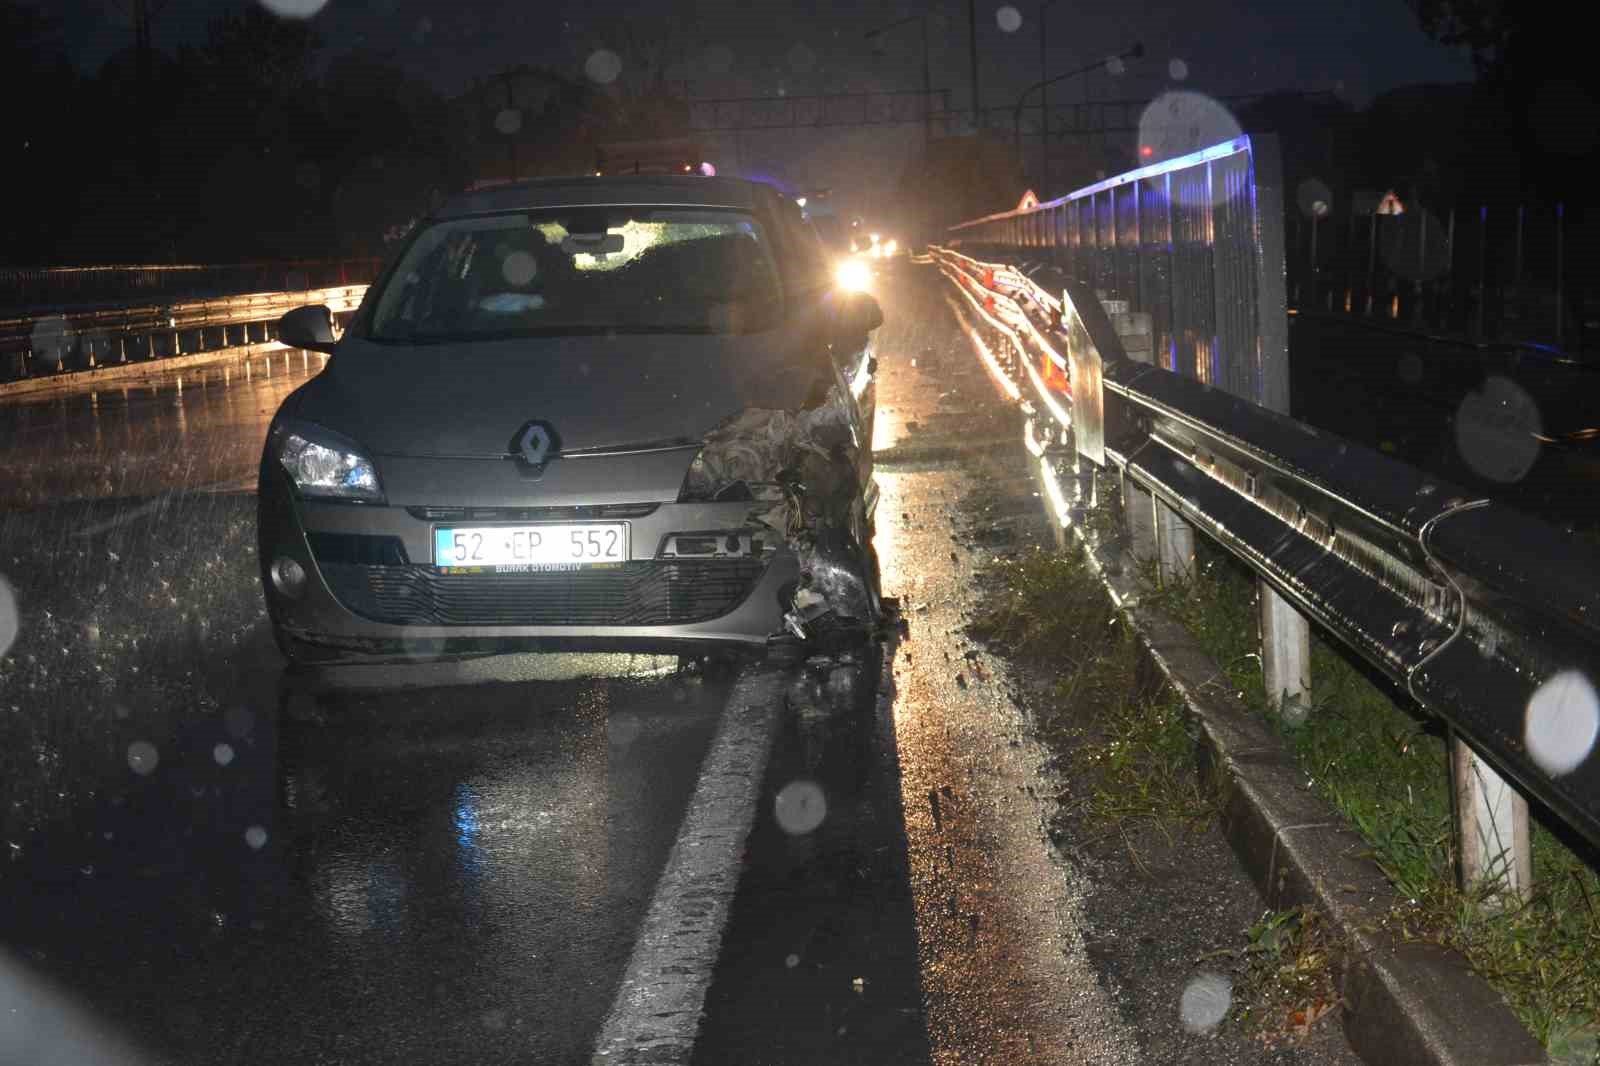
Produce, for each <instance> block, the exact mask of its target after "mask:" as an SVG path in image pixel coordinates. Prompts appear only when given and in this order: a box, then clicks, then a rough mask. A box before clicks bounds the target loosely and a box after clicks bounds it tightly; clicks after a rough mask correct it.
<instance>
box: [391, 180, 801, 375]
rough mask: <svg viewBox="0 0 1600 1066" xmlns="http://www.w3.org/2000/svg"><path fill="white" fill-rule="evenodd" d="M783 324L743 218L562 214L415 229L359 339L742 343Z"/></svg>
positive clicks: (678, 212)
mask: <svg viewBox="0 0 1600 1066" xmlns="http://www.w3.org/2000/svg"><path fill="white" fill-rule="evenodd" d="M782 313H783V295H782V289H781V287H780V284H779V276H778V272H777V268H776V266H775V265H774V263H773V256H772V251H771V247H770V245H769V242H768V240H767V236H766V234H765V233H764V232H763V230H762V228H761V225H760V223H758V222H757V221H756V220H755V219H754V218H753V217H752V216H750V215H749V214H746V213H744V212H740V211H728V210H708V209H702V208H678V207H581V208H561V209H552V210H548V211H532V212H517V213H514V214H500V215H491V216H486V217H477V218H466V219H452V220H448V221H444V222H439V223H436V224H434V225H433V226H430V227H428V228H427V229H425V230H423V231H422V232H421V233H420V234H419V235H418V236H417V238H416V239H415V240H414V241H413V242H412V243H411V245H410V246H409V247H408V248H407V249H406V251H405V253H404V254H403V256H402V258H401V260H400V262H399V263H398V264H397V265H396V267H395V269H394V270H393V271H392V272H391V273H390V275H389V279H388V281H387V283H386V284H385V286H384V289H383V291H382V292H381V293H380V294H379V295H378V300H377V304H376V306H375V310H374V312H373V316H372V321H371V324H370V326H369V327H368V330H367V337H368V339H370V340H374V341H380V342H390V343H409V344H427V343H443V342H448V341H470V340H493V339H500V338H508V337H519V336H541V335H542V336H549V335H560V334H580V333H610V332H619V333H747V332H751V331H754V330H763V329H769V328H771V327H772V326H774V325H776V324H777V322H778V320H779V319H780V318H781V317H782Z"/></svg>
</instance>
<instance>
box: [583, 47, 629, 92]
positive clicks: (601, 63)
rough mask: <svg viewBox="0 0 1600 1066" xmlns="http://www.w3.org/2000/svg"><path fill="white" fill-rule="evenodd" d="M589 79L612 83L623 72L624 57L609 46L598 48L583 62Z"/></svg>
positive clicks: (606, 83) (584, 70)
mask: <svg viewBox="0 0 1600 1066" xmlns="http://www.w3.org/2000/svg"><path fill="white" fill-rule="evenodd" d="M583 72H584V73H585V74H587V75H588V76H589V80H590V81H592V82H596V83H597V84H600V85H610V84H611V83H612V82H614V81H616V80H617V75H618V74H621V73H622V57H621V56H619V55H617V53H615V52H613V51H612V50H611V49H609V48H597V49H595V50H594V51H593V52H591V53H590V54H589V58H588V60H587V61H585V62H584V64H583Z"/></svg>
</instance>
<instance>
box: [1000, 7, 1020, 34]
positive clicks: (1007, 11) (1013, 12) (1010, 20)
mask: <svg viewBox="0 0 1600 1066" xmlns="http://www.w3.org/2000/svg"><path fill="white" fill-rule="evenodd" d="M994 20H995V22H996V23H997V24H998V25H999V26H1000V29H1001V31H1002V32H1004V33H1016V32H1017V31H1018V30H1020V29H1022V12H1020V11H1018V10H1017V9H1016V8H1014V7H1012V6H1011V5H1010V4H1007V5H1005V6H1004V7H1002V8H1000V9H999V10H998V11H996V12H995V13H994Z"/></svg>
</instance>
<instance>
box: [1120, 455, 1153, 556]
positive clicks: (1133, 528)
mask: <svg viewBox="0 0 1600 1066" xmlns="http://www.w3.org/2000/svg"><path fill="white" fill-rule="evenodd" d="M1122 515H1123V520H1124V521H1125V522H1126V523H1127V525H1128V551H1129V553H1130V554H1131V555H1132V556H1133V557H1134V559H1135V560H1136V561H1138V562H1140V563H1145V562H1150V561H1152V560H1154V559H1155V558H1156V501H1155V497H1154V496H1151V495H1150V493H1148V492H1146V491H1145V490H1144V489H1142V488H1140V487H1139V486H1138V485H1135V484H1134V483H1133V481H1132V480H1131V479H1130V478H1129V477H1128V472H1127V471H1126V470H1124V471H1123V472H1122Z"/></svg>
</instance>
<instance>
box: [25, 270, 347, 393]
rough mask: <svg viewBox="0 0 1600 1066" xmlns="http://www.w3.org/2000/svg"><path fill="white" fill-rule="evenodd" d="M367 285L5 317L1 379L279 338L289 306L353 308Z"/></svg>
mask: <svg viewBox="0 0 1600 1066" xmlns="http://www.w3.org/2000/svg"><path fill="white" fill-rule="evenodd" d="M366 291H367V286H366V285H343V286H337V287H334V288H323V289H310V290H306V291H299V292H257V293H247V294H244V295H239V296H225V297H218V298H216V299H208V300H194V301H189V302H186V303H174V304H141V305H133V306H122V307H113V308H99V309H95V310H87V311H82V312H76V313H71V314H43V315H23V316H19V317H14V318H4V319H0V381H16V380H21V379H25V378H33V377H42V376H47V375H58V374H67V373H72V372H74V371H80V370H92V369H95V368H97V367H103V366H112V365H119V364H124V363H134V362H144V361H147V360H159V359H163V358H169V357H172V356H177V355H187V354H192V353H195V352H201V351H219V350H223V349H227V348H231V347H238V346H243V345H250V344H261V343H264V342H267V341H271V340H274V339H275V333H276V329H277V322H278V318H279V317H280V316H282V315H283V313H284V312H286V311H289V310H292V309H293V308H296V307H300V306H301V305H303V304H326V305H327V306H328V307H329V308H330V309H331V310H332V311H333V312H334V314H336V315H347V314H349V313H351V312H353V311H355V309H356V308H357V307H359V306H360V304H361V300H362V298H363V297H364V296H365V295H366Z"/></svg>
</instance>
